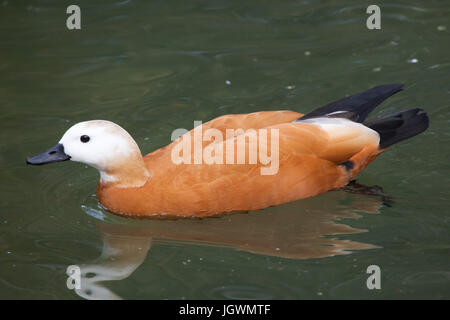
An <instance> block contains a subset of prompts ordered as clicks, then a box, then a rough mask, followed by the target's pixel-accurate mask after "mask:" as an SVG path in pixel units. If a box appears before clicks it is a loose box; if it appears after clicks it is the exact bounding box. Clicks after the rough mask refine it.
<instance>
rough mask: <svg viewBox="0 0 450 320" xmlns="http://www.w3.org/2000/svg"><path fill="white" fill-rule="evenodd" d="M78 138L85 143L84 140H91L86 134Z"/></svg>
mask: <svg viewBox="0 0 450 320" xmlns="http://www.w3.org/2000/svg"><path fill="white" fill-rule="evenodd" d="M80 140H81V142H83V143H86V142H88V141H89V140H91V138H89V136H87V135H82V136H81V137H80Z"/></svg>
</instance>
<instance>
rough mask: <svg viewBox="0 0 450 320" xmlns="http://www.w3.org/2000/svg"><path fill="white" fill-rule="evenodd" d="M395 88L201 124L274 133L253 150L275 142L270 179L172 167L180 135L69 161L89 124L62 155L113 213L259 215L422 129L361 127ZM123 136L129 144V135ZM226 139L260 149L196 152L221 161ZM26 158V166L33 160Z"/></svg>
mask: <svg viewBox="0 0 450 320" xmlns="http://www.w3.org/2000/svg"><path fill="white" fill-rule="evenodd" d="M401 87H402V86H401V85H386V86H379V87H376V88H373V89H371V90H368V91H366V92H364V93H362V94H359V95H354V96H352V97H349V98H345V99H343V100H340V101H337V102H335V103H332V104H329V105H327V106H325V107H323V108H320V109H317V110H316V111H313V112H311V113H309V114H307V115H302V114H300V113H297V112H293V111H267V112H256V113H250V114H239V115H226V116H221V117H219V118H216V119H214V120H211V121H209V122H207V123H205V124H203V125H202V127H201V129H202V131H203V132H205V131H207V130H208V129H209V128H213V129H216V130H218V131H219V132H220V133H222V134H223V136H226V132H227V130H230V129H235V130H236V129H243V131H246V130H249V129H254V130H255V131H256V132H258V129H266V132H273V131H271V130H275V131H276V132H277V133H278V136H279V139H278V140H271V139H270V138H271V136H270V134H267V135H261V134H258V137H257V138H258V143H259V144H258V146H260V145H261V144H262V145H266V146H267V149H268V150H271V144H273V143H275V142H276V143H277V151H278V158H277V161H278V164H277V171H276V172H275V173H273V174H261V169H262V168H264V167H267V166H266V165H264V164H261V162H257V163H251V161H249V158H248V157H249V156H248V155H247V158H246V161H245V164H237V163H236V161H234V162H232V163H228V162H225V161H224V163H223V164H221V163H214V164H206V163H201V164H194V163H175V162H174V161H173V154H174V148H176V147H177V146H179V145H180V143H182V141H183V138H185V136H186V135H188V136H189V137H193V136H194V133H193V132H190V133H188V134H186V135H185V136H183V137H180V138H179V139H177V140H175V141H174V142H172V143H171V144H170V145H168V146H166V147H163V148H161V149H158V150H156V151H154V152H152V153H150V154H148V155H146V156H145V157H142V156H141V155H140V151H139V149H138V148H137V145H136V146H135V145H133V143H131V142H130V144H131V145H132V146H130V148H129V149H127V148H125V147H123V148H122V146H120V148H119V147H116V148H115V149H114V150H117V149H118V148H119V149H120V150H121V156H120V157H116V158H117V159H115V158H113V159H112V160H111V158H105V159H101V161H100V160H97V159H96V162H95V163H94V162H93V161H91V163H89V161H87V160H85V158H83V157H84V156H79V159H73V158H74V156H72V154H76V153H77V148H80V147H79V146H77V147H76V148H75V147H74V148H73V149H71V147H70V146H69V143H68V142H67V141H70V144H73V141H72V140H68V139H69V136H71V135H74V136H75V137H79V136H80V134H82V133H83V132H84V131H82V130H88V129H87V127H86V126H88V127H89V126H94V123H92V122H85V123H81V124H79V125H80V127H77V128H76V130H75V129H70V130H72V131H76V134H73V133H70V130H69V131H68V133H66V135H65V136H64V137H63V139H61V141H60V145H64V148H63V153H64V152H65V154H66V155H67V156H68V157H70V158H72V160H75V161H81V162H85V163H89V164H91V165H93V166H94V167H96V168H97V169H99V171H100V173H101V180H100V182H99V185H98V189H97V195H98V199H99V201H100V203H101V204H102V205H103V206H104V207H105V208H107V209H108V210H110V211H112V212H114V213H118V214H123V215H131V216H137V217H144V216H154V215H173V216H184V217H204V216H210V215H214V214H217V213H222V212H228V211H241V210H245V211H247V210H257V209H262V208H266V207H268V206H273V205H278V204H281V203H285V202H290V201H294V200H298V199H302V198H306V197H311V196H315V195H318V194H320V193H323V192H326V191H328V190H332V189H336V188H339V187H342V186H345V185H346V184H347V183H348V182H349V181H350V180H351V179H353V178H354V177H355V176H356V175H357V174H358V173H359V172H360V171H361V170H362V169H363V168H365V167H366V166H367V165H368V164H369V163H370V162H371V161H372V160H373V159H374V158H375V157H376V156H377V155H379V154H380V153H381V152H382V151H383V150H384V149H385V148H386V147H388V146H389V145H391V144H393V143H395V142H398V141H400V140H403V139H406V138H408V137H411V136H413V135H416V134H418V133H420V132H422V131H424V130H425V129H426V127H427V126H428V118H427V117H426V114H425V113H424V112H422V111H421V110H420V109H412V110H408V111H404V112H402V113H399V114H397V115H394V116H391V117H388V118H384V119H380V120H376V121H371V122H367V123H365V124H362V123H361V122H363V121H364V120H365V117H366V116H367V114H368V113H369V112H370V111H371V110H372V109H373V108H375V107H376V105H378V104H379V103H380V102H382V101H383V100H384V99H386V98H387V97H389V96H390V95H392V94H394V93H395V92H397V91H399V90H400V89H401ZM109 124H111V123H109V122H104V123H103V124H101V126H106V127H107V128H108V130H107V132H108V134H112V132H114V131H116V130H119V129H118V128H120V127H118V126H117V128H116V127H114V126H113V127H109ZM96 125H97V126H98V125H100V124H99V123H97V124H96ZM76 126H78V125H76ZM115 126H116V125H115ZM74 127H75V126H74ZM120 129H121V128H120ZM122 130H123V129H122ZM197 130H198V128H197ZM119 131H120V130H119ZM123 131H124V130H123ZM69 133H70V134H69ZM94 139H95V137H94ZM124 139H125V140H126V141H128V140H129V139H130V137H128V136H126V137H125V138H124ZM189 141H191V140H189ZM274 141H275V142H274ZM133 142H134V141H133ZM229 142H232V144H231V145H233V146H235V147H234V148H235V150H237V149H238V148H240V147H242V148H244V149H245V150H247V151H248V154H250V153H251V151H252V149H255V148H256V149H255V150H254V151H255V152H256V151H258V152H259V151H260V150H259V147H258V146H256V145H253V144H251V143H250V139H239V138H238V136H234V137H230V138H229V139H228V141H227V142H225V141H219V140H217V141H216V140H214V141H212V142H211V141H207V142H205V141H203V142H202V143H203V145H202V147H203V149H204V148H206V147H208V146H209V147H213V148H214V149H215V150H223V152H224V155H223V156H224V158H226V154H227V152H229V150H228V149H227V143H229ZM66 145H67V147H66ZM121 148H122V149H123V150H122V149H121ZM72 150H73V151H72ZM191 150H192V149H191ZM193 152H194V151H192V153H193ZM233 157H234V158H235V157H236V155H235V154H233ZM119 158H120V159H119ZM32 159H33V158H31V160H30V159H29V163H33V160H32ZM55 161H58V160H55ZM47 162H50V161H47ZM249 162H250V163H249ZM41 163H42V162H41ZM35 164H40V163H35Z"/></svg>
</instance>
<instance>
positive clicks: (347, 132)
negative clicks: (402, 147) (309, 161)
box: [295, 117, 380, 162]
mask: <svg viewBox="0 0 450 320" xmlns="http://www.w3.org/2000/svg"><path fill="white" fill-rule="evenodd" d="M295 123H298V124H311V125H316V126H319V127H320V128H321V129H322V130H323V131H325V132H326V133H327V135H328V144H327V146H326V147H325V148H324V150H323V154H322V155H321V156H322V157H323V158H325V159H328V160H330V161H334V162H343V161H346V160H348V159H349V158H350V157H351V156H353V155H354V154H356V153H358V152H359V151H361V150H362V149H363V148H364V147H365V146H367V145H373V144H376V145H378V144H379V143H380V135H379V134H378V132H376V131H374V130H372V129H370V128H369V127H366V126H365V125H363V124H362V123H358V122H354V121H351V120H348V119H345V118H326V117H323V118H313V119H306V120H296V121H295Z"/></svg>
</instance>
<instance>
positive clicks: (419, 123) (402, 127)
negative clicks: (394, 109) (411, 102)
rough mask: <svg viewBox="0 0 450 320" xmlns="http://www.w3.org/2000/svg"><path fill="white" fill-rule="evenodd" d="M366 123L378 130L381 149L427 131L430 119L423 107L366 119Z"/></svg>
mask: <svg viewBox="0 0 450 320" xmlns="http://www.w3.org/2000/svg"><path fill="white" fill-rule="evenodd" d="M364 125H365V126H367V127H369V128H371V129H373V130H375V131H376V132H378V134H379V135H380V149H384V148H387V147H389V146H391V145H393V144H394V143H397V142H400V141H403V140H405V139H408V138H411V137H414V136H415V135H418V134H419V133H421V132H423V131H425V130H426V129H427V128H428V125H429V119H428V115H427V114H426V112H425V111H423V110H422V109H409V110H404V111H402V112H399V113H396V114H393V115H390V116H387V117H385V118H381V119H375V120H369V121H366V122H364Z"/></svg>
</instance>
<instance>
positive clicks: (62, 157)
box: [27, 143, 70, 165]
mask: <svg viewBox="0 0 450 320" xmlns="http://www.w3.org/2000/svg"><path fill="white" fill-rule="evenodd" d="M69 159H70V157H69V156H68V155H67V154H65V153H64V146H63V145H62V144H60V143H58V144H57V145H56V146H54V147H52V148H50V149H48V150H47V151H45V152H44V153H41V154H38V155H37V156H34V157H29V158H27V164H34V165H41V164H46V163H52V162H59V161H66V160H69Z"/></svg>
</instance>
